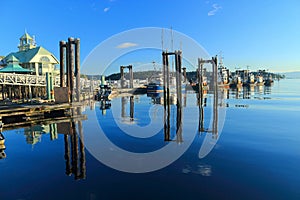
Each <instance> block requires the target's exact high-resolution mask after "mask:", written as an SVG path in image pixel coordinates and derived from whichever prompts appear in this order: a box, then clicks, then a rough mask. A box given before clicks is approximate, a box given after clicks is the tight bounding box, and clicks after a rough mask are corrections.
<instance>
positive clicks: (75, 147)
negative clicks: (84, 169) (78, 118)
mask: <svg viewBox="0 0 300 200" xmlns="http://www.w3.org/2000/svg"><path fill="white" fill-rule="evenodd" d="M71 130H72V133H71V150H72V157H71V158H72V172H73V174H74V175H75V179H77V176H78V138H77V137H78V136H77V133H76V127H75V123H74V122H72V123H71Z"/></svg>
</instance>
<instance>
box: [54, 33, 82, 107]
mask: <svg viewBox="0 0 300 200" xmlns="http://www.w3.org/2000/svg"><path fill="white" fill-rule="evenodd" d="M59 49H60V87H67V88H68V91H69V102H73V101H80V39H79V38H75V39H74V38H72V37H69V38H68V42H65V41H60V42H59ZM65 73H66V76H65ZM65 77H66V80H65Z"/></svg>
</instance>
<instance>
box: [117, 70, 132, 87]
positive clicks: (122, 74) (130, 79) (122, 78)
mask: <svg viewBox="0 0 300 200" xmlns="http://www.w3.org/2000/svg"><path fill="white" fill-rule="evenodd" d="M126 68H128V70H129V87H130V88H133V71H132V65H128V66H120V74H121V88H125V74H124V69H126Z"/></svg>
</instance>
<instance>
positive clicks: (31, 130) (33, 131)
mask: <svg viewBox="0 0 300 200" xmlns="http://www.w3.org/2000/svg"><path fill="white" fill-rule="evenodd" d="M47 133H50V138H51V140H55V139H57V138H58V135H57V128H56V124H48V125H35V126H31V127H26V128H24V135H25V137H26V142H27V144H36V143H38V142H40V141H41V138H42V135H43V134H47Z"/></svg>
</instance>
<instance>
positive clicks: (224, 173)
mask: <svg viewBox="0 0 300 200" xmlns="http://www.w3.org/2000/svg"><path fill="white" fill-rule="evenodd" d="M299 91H300V80H282V81H280V82H275V84H274V85H273V86H272V87H270V88H268V87H255V88H250V89H249V90H244V91H237V90H229V91H225V93H224V97H226V99H225V101H223V102H222V106H224V107H226V117H225V123H224V127H223V130H222V132H220V133H218V135H216V134H214V133H211V132H208V133H206V132H202V133H199V132H198V122H199V118H198V116H199V112H198V111H199V110H198V107H197V101H196V98H195V94H188V95H187V100H186V107H185V108H184V110H189V112H188V113H189V115H188V116H187V115H184V120H183V121H184V125H183V132H182V135H181V138H180V136H178V135H177V136H176V133H175V132H176V128H175V127H176V112H175V111H176V108H175V107H173V106H171V120H170V124H171V129H170V136H169V137H170V139H172V140H173V141H169V142H167V141H165V139H166V136H165V134H164V131H163V130H161V129H159V131H158V133H157V134H156V135H153V136H151V137H149V138H139V137H143V135H145V134H147V133H146V132H143V131H139V129H138V128H133V129H135V130H136V131H135V134H139V137H133V136H131V135H130V134H129V135H128V134H126V130H127V131H129V132H130V131H132V130H133V129H132V128H131V127H135V126H139V127H142V128H143V127H144V128H145V127H147V126H148V125H149V123H150V121H151V120H152V123H153V124H154V127H155V126H157V127H162V120H161V119H162V114H163V109H162V108H163V107H162V106H161V105H158V104H157V105H153V100H151V98H149V97H147V96H139V97H137V96H135V97H134V98H133V99H132V101H131V103H132V105H134V109H133V113H131V114H133V118H131V117H130V98H129V97H128V98H123V99H122V98H117V99H114V100H113V101H112V102H111V108H110V109H107V110H106V111H102V110H100V108H99V107H100V103H99V102H98V103H96V106H95V108H94V110H91V109H90V107H86V108H85V110H84V112H83V114H86V115H87V117H88V120H86V121H82V128H81V124H79V123H74V124H73V125H75V126H76V129H75V132H76V133H77V134H78V136H79V137H74V136H72V137H71V136H70V135H66V134H63V133H69V132H70V129H72V128H70V127H69V126H70V123H64V124H52V125H44V126H35V127H31V128H20V129H15V130H5V131H4V132H3V134H4V136H5V138H6V140H5V146H6V150H5V153H6V158H4V159H1V160H0V172H1V173H0V180H1V182H0V188H1V193H0V199H1V200H2V199H3V200H6V199H38V200H39V199H87V200H96V199H129V198H132V199H163V198H168V199H171V198H173V199H174V198H176V199H183V198H185V199H300V190H299V188H300V132H299V130H300V123H299V120H300V92H299ZM219 103H220V102H219ZM122 105H123V106H122ZM149 110H150V111H151V112H149ZM203 111H204V122H203V128H204V129H205V130H207V129H211V121H212V119H213V113H212V111H213V109H212V98H211V96H210V95H208V96H207V106H206V107H204V110H203ZM149 113H150V114H149ZM219 117H222V116H220V115H219ZM92 121H94V122H95V121H96V124H99V125H100V126H101V127H102V129H103V131H104V132H105V134H106V135H107V137H108V138H109V139H110V140H111V141H112V142H113V144H115V145H117V146H119V147H120V148H122V149H124V150H127V151H131V152H135V153H137V154H141V153H145V152H153V151H155V150H158V149H161V148H164V147H165V146H166V145H168V144H169V143H172V145H173V146H174V147H176V148H177V149H180V148H183V147H184V145H185V144H186V143H188V141H192V143H191V146H189V148H188V149H187V151H186V152H185V153H184V154H183V155H182V156H181V157H180V158H179V159H177V160H176V161H175V162H173V163H172V164H170V165H169V166H167V167H164V168H162V169H159V170H156V171H153V172H149V173H126V172H121V171H118V170H115V169H112V168H110V167H107V166H106V165H104V164H102V163H101V162H99V161H98V160H97V159H96V158H95V157H94V156H93V155H92V154H91V153H90V151H89V150H90V149H91V148H94V149H95V148H96V149H97V148H99V149H101V147H103V146H104V144H101V142H100V143H99V144H96V145H95V146H92V147H91V146H89V144H90V143H91V139H93V138H94V137H95V138H96V137H97V136H98V135H100V133H99V132H98V131H99V129H98V128H96V127H95V125H94V124H95V123H94V124H93V123H92ZM185 124H188V127H186V126H185ZM71 126H72V124H71ZM219 128H220V124H219ZM80 129H81V131H80ZM122 130H123V131H122ZM124 130H125V131H124ZM56 132H58V134H57V135H56ZM124 132H125V133H124ZM56 137H57V138H56ZM80 137H81V138H84V140H85V142H84V144H85V146H86V147H87V148H85V149H84V148H83V147H84V146H82V145H83V143H82V142H80V141H81V140H80ZM193 137H195V138H193ZM205 138H207V139H210V142H212V143H216V144H215V145H214V148H213V149H212V150H211V151H210V152H209V153H208V155H207V156H205V157H204V158H201V159H200V158H199V156H198V154H199V149H200V147H201V145H202V144H203V143H204V142H205ZM212 138H214V139H212ZM192 139H193V140H192ZM72 141H73V142H72ZM74 144H77V145H74ZM97 145H98V146H97ZM87 149H89V150H87ZM111 150H112V152H114V151H113V149H111ZM72 151H73V152H74V151H77V152H78V153H77V154H72V153H71V152H72ZM175 151H176V150H175ZM68 152H69V153H68ZM103 154H105V152H104V153H103ZM164 156H165V158H167V157H168V156H173V155H172V154H168V155H164ZM112 158H113V157H112ZM122 159H123V158H120V162H122ZM153 160H155V158H153ZM141 162H143V161H141ZM76 166H77V167H76Z"/></svg>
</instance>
